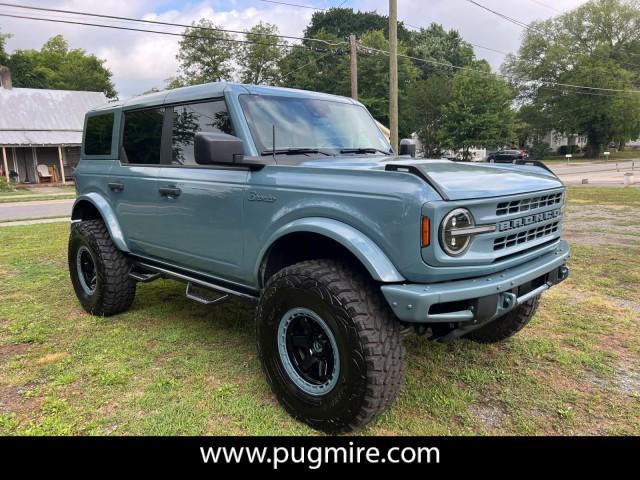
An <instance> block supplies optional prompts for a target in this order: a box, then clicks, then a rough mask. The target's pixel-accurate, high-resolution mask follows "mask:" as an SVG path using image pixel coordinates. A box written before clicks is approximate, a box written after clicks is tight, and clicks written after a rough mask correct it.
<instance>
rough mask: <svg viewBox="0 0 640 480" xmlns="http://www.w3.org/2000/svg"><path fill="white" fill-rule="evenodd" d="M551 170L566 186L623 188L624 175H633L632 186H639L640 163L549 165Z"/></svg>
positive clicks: (630, 161) (612, 162) (634, 161)
mask: <svg viewBox="0 0 640 480" xmlns="http://www.w3.org/2000/svg"><path fill="white" fill-rule="evenodd" d="M550 167H551V170H553V172H554V173H555V174H556V175H558V176H559V177H560V179H561V180H562V181H563V182H564V183H566V184H567V185H580V184H582V183H584V182H583V181H584V180H586V181H587V182H588V184H589V185H601V186H616V185H617V186H623V185H624V181H625V174H627V173H633V177H634V185H640V161H639V160H629V161H620V162H617V163H616V162H614V161H609V162H607V163H605V162H598V163H593V164H589V165H585V164H582V165H570V164H569V165H551V166H550Z"/></svg>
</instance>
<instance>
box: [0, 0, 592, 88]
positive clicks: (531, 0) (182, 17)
mask: <svg viewBox="0 0 640 480" xmlns="http://www.w3.org/2000/svg"><path fill="white" fill-rule="evenodd" d="M287 1H291V2H292V3H306V4H312V5H316V6H320V7H323V8H327V7H330V6H332V5H338V4H339V3H341V2H339V1H338V0H333V1H332V0H316V1H314V0H299V1H298V2H295V1H292V0H287ZM584 2H585V0H540V1H537V0H518V1H517V2H514V1H510V0H480V3H483V4H485V5H487V6H488V7H490V8H493V9H495V10H498V11H501V12H504V13H506V14H508V15H511V16H513V17H515V18H517V19H519V20H522V21H525V22H530V21H533V20H537V19H543V18H548V17H551V16H553V15H556V14H557V12H555V11H554V10H552V9H551V8H549V7H545V6H543V5H541V3H543V4H547V5H549V6H551V7H553V8H556V9H559V10H563V11H564V10H568V9H571V8H574V7H576V6H577V5H579V4H582V3H584ZM398 3H399V5H398V8H399V12H398V14H399V18H400V19H401V20H404V21H406V22H408V23H410V24H412V25H417V26H427V25H429V24H430V23H431V22H437V23H441V24H443V25H444V27H445V28H447V29H450V28H453V29H456V30H458V31H460V33H461V34H462V36H463V37H464V38H465V40H467V41H469V42H472V43H476V44H479V45H484V46H487V47H491V48H495V49H497V50H502V51H516V50H517V48H518V45H519V43H520V39H521V35H522V29H521V28H520V27H517V26H516V25H513V24H510V23H508V22H505V21H504V20H502V19H500V18H498V17H496V16H495V15H492V14H491V13H489V12H486V11H483V10H481V9H479V8H478V7H476V6H474V5H471V4H470V3H468V2H466V1H465V0H401V1H400V2H398ZM30 5H41V6H44V7H47V8H59V9H64V10H77V11H86V12H94V13H102V14H106V15H116V16H123V17H133V18H144V19H148V20H160V21H167V22H173V23H184V24H190V23H191V22H192V21H193V20H196V19H199V18H202V17H207V18H209V19H211V20H212V21H213V22H214V23H216V24H218V25H221V26H222V27H223V28H226V29H230V30H246V29H248V28H250V27H251V26H253V25H255V24H256V23H258V22H259V21H264V22H269V23H273V24H276V25H277V26H278V27H279V29H280V33H281V34H283V35H292V36H300V35H302V32H303V31H304V28H305V27H306V25H307V24H308V23H309V21H310V19H311V15H312V13H313V11H312V10H309V9H304V8H296V7H288V6H284V5H275V4H270V3H265V2H259V1H257V0H234V1H216V0H203V1H199V2H195V3H183V2H178V1H173V2H171V1H170V0H138V1H121V0H99V1H98V0H60V1H46V2H45V1H40V2H30ZM344 6H345V7H352V8H355V9H361V10H367V11H369V10H377V11H378V12H380V13H382V14H386V13H387V12H388V1H387V0H351V1H349V2H347V3H346V4H345V5H344ZM1 12H2V13H17V14H19V15H30V16H41V15H43V14H44V12H41V13H39V14H33V13H31V12H29V11H27V10H21V9H15V8H9V7H2V9H1ZM46 15H47V17H55V18H58V19H63V18H66V19H72V20H73V21H84V22H87V21H89V22H92V23H103V22H105V21H102V20H96V19H89V17H78V16H70V15H66V14H60V13H58V14H52V13H46ZM109 23H114V22H109ZM118 25H122V26H127V25H131V23H127V22H119V23H118ZM132 26H134V27H137V28H147V29H151V30H170V31H174V32H180V31H181V30H182V29H180V28H170V27H163V26H159V25H151V24H149V25H144V24H140V23H134V24H133V25H132ZM2 31H3V32H5V33H6V32H10V33H12V34H13V35H14V37H13V38H12V39H11V40H9V41H8V42H7V47H8V49H9V50H13V49H18V48H40V46H41V45H42V44H43V43H44V42H45V41H46V40H47V39H48V38H49V37H51V36H53V35H56V34H58V33H61V34H63V35H64V36H65V38H66V39H67V40H68V41H69V43H70V44H71V46H72V47H74V48H78V47H80V48H84V49H86V50H87V51H88V52H91V53H95V54H96V55H97V56H98V57H100V58H104V59H106V64H107V67H108V68H110V69H111V71H112V72H113V80H114V83H115V84H116V89H117V90H118V92H119V94H120V96H121V98H126V97H129V96H131V95H135V94H138V93H141V92H143V91H145V90H148V89H150V88H152V87H162V86H163V85H164V80H165V79H166V78H168V77H171V76H173V75H175V73H176V69H177V62H176V59H175V55H176V53H177V49H178V40H179V37H172V36H165V35H159V34H152V33H141V32H127V31H119V30H112V29H101V28H93V27H86V26H79V25H66V24H61V23H47V22H37V21H31V20H18V19H11V18H2ZM476 55H477V56H478V57H480V58H486V59H487V60H489V61H490V63H491V64H492V66H493V67H494V68H499V66H500V64H501V62H502V59H503V56H502V55H500V54H497V53H492V52H489V51H487V50H483V49H480V48H477V49H476Z"/></svg>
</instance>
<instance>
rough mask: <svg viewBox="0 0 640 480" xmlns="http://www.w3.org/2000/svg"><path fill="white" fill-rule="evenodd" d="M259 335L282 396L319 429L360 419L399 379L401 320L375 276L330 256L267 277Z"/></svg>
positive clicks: (347, 426) (380, 404) (390, 397)
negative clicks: (389, 304) (370, 279)
mask: <svg viewBox="0 0 640 480" xmlns="http://www.w3.org/2000/svg"><path fill="white" fill-rule="evenodd" d="M257 343H258V353H259V355H260V359H261V362H262V366H263V369H264V371H265V374H266V376H267V380H268V382H269V384H270V386H271V388H272V390H273V392H274V393H275V395H276V397H277V398H278V400H279V401H280V403H281V404H282V405H283V406H284V408H285V409H286V410H287V411H288V412H289V413H290V414H291V415H292V416H293V417H295V418H297V419H299V420H301V421H303V422H305V423H307V424H308V425H310V426H312V427H313V428H316V429H318V430H321V431H324V432H328V433H339V432H347V431H351V430H355V429H358V428H361V427H363V426H364V425H366V424H367V423H369V422H370V421H371V420H373V419H374V418H376V417H377V416H378V415H380V414H381V413H383V412H384V411H385V410H387V409H388V408H389V407H390V406H391V404H392V403H393V401H394V399H395V397H396V395H397V393H398V391H399V389H400V386H401V384H402V379H403V376H404V368H405V350H404V346H403V344H402V338H401V335H400V325H399V323H398V322H397V320H396V319H395V318H394V316H393V314H392V312H390V311H389V308H388V306H387V305H386V304H385V303H384V299H383V298H382V295H381V293H380V291H379V289H378V288H376V286H375V284H373V283H372V282H371V281H369V280H368V279H367V278H366V277H365V276H364V275H360V274H359V273H356V272H354V271H353V270H351V269H349V268H348V267H346V266H344V265H343V264H341V263H339V262H336V261H333V260H312V261H306V262H301V263H298V264H295V265H293V266H290V267H287V268H285V269H283V270H281V271H280V272H278V273H277V274H275V275H274V276H273V277H271V278H270V279H269V280H268V282H267V285H266V287H265V289H264V292H263V294H262V297H261V299H260V304H259V306H258V312H257Z"/></svg>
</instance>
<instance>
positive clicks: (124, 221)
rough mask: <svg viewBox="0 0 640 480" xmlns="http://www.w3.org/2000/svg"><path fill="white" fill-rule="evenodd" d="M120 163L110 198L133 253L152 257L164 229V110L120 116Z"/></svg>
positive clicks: (111, 178) (136, 112) (154, 109)
mask: <svg viewBox="0 0 640 480" xmlns="http://www.w3.org/2000/svg"><path fill="white" fill-rule="evenodd" d="M122 123H123V125H122V127H121V129H122V134H121V142H120V147H119V148H120V161H119V162H118V163H117V164H116V165H115V166H114V167H113V169H112V170H111V176H110V181H109V189H110V197H111V200H112V204H113V206H114V208H115V211H116V214H117V216H118V220H119V221H120V226H121V228H122V231H123V234H124V236H125V239H126V241H127V245H128V246H129V249H130V250H131V252H132V253H134V254H138V255H143V256H150V257H155V256H157V255H158V254H159V253H160V251H159V250H158V249H157V242H158V237H160V236H161V235H163V233H164V231H165V230H166V225H164V224H163V221H162V218H161V217H160V214H161V211H160V209H159V208H158V207H159V204H160V201H161V197H160V194H159V192H158V188H159V186H158V171H159V165H160V162H161V156H162V155H161V152H162V132H163V128H164V108H162V107H155V108H146V109H138V110H129V111H125V112H123V118H122Z"/></svg>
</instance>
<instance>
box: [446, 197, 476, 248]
mask: <svg viewBox="0 0 640 480" xmlns="http://www.w3.org/2000/svg"><path fill="white" fill-rule="evenodd" d="M473 226H474V223H473V217H472V216H471V212H469V210H467V209H466V208H456V209H455V210H451V211H450V212H449V213H448V214H447V216H446V217H444V219H443V220H442V223H441V224H440V244H441V245H442V249H443V250H444V251H445V252H446V253H447V254H449V255H451V256H453V257H455V256H458V255H462V254H463V253H464V252H465V251H466V250H467V248H468V247H469V244H470V243H471V237H472V233H471V232H468V231H467V230H468V229H469V228H472V227H473Z"/></svg>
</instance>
